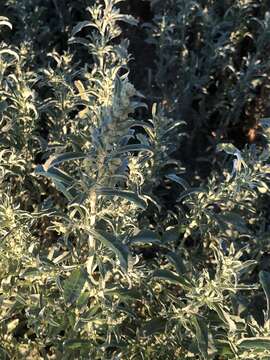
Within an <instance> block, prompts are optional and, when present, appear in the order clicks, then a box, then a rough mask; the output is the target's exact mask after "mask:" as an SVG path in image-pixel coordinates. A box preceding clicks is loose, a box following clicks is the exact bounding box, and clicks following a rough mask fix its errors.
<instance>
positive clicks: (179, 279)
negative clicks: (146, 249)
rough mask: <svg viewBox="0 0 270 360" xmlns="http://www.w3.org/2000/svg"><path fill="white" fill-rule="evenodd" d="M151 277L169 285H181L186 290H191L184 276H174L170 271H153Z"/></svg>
mask: <svg viewBox="0 0 270 360" xmlns="http://www.w3.org/2000/svg"><path fill="white" fill-rule="evenodd" d="M152 277H153V278H154V279H159V280H165V281H168V282H170V283H171V284H176V285H181V286H182V287H183V288H184V289H186V290H190V289H191V283H190V282H189V280H188V279H187V278H186V277H185V276H183V275H176V274H174V273H173V272H172V271H170V270H155V271H154V272H153V274H152Z"/></svg>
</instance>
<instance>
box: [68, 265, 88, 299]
mask: <svg viewBox="0 0 270 360" xmlns="http://www.w3.org/2000/svg"><path fill="white" fill-rule="evenodd" d="M85 282H86V273H85V271H84V270H83V269H82V268H78V269H76V270H74V271H73V272H72V273H71V275H70V276H69V277H68V278H67V279H66V280H65V282H64V286H63V289H64V299H65V302H66V303H67V305H72V304H74V303H75V302H76V301H77V299H78V298H79V296H80V295H81V291H82V289H83V287H84V284H85Z"/></svg>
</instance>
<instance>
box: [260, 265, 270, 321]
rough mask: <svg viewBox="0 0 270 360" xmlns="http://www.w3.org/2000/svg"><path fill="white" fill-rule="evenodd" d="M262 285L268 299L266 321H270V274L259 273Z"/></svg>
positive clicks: (265, 272)
mask: <svg viewBox="0 0 270 360" xmlns="http://www.w3.org/2000/svg"><path fill="white" fill-rule="evenodd" d="M259 279H260V283H261V284H262V288H263V291H264V293H265V297H266V303H267V311H266V320H269V319H270V273H269V272H267V271H260V272H259Z"/></svg>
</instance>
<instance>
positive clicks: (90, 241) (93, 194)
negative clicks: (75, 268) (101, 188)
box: [87, 189, 97, 283]
mask: <svg viewBox="0 0 270 360" xmlns="http://www.w3.org/2000/svg"><path fill="white" fill-rule="evenodd" d="M96 201H97V195H96V192H95V189H93V190H92V191H91V194H90V222H89V226H90V228H91V229H93V228H94V227H95V223H96ZM88 247H89V256H88V259H87V272H88V274H89V276H90V278H91V279H92V281H93V282H94V283H96V281H95V280H94V279H93V276H92V274H93V271H94V270H95V269H94V267H95V264H94V257H95V250H96V241H95V238H94V237H93V235H90V234H89V235H88Z"/></svg>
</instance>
